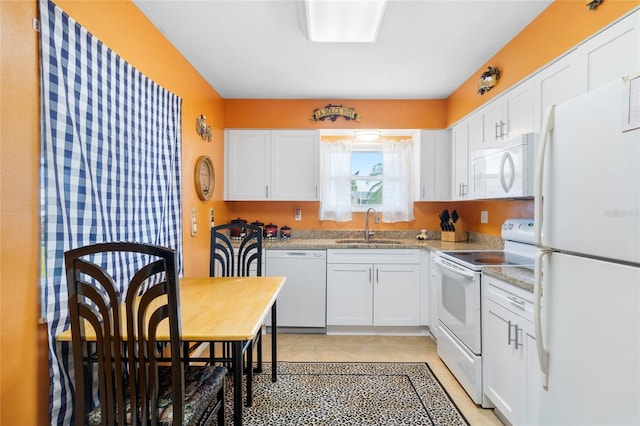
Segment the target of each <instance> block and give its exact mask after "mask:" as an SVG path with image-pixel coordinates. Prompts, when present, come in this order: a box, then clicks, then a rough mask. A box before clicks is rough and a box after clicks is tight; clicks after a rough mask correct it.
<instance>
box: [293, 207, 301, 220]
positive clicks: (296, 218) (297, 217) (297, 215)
mask: <svg viewBox="0 0 640 426" xmlns="http://www.w3.org/2000/svg"><path fill="white" fill-rule="evenodd" d="M294 218H295V220H302V209H301V208H300V206H296V213H295V215H294Z"/></svg>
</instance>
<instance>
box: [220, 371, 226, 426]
mask: <svg viewBox="0 0 640 426" xmlns="http://www.w3.org/2000/svg"><path fill="white" fill-rule="evenodd" d="M225 387H226V386H225V383H224V380H223V381H222V387H221V388H220V390H219V391H218V401H219V404H220V407H219V408H218V426H224V423H225V421H224V410H225V396H224V395H225Z"/></svg>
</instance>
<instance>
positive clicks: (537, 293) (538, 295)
mask: <svg viewBox="0 0 640 426" xmlns="http://www.w3.org/2000/svg"><path fill="white" fill-rule="evenodd" d="M549 254H551V251H550V250H540V251H538V253H537V254H536V264H535V270H534V277H533V280H534V284H533V315H534V321H535V330H536V349H537V351H538V361H539V362H540V371H541V372H542V387H544V388H545V389H547V388H548V387H549V350H548V349H547V348H546V347H545V345H544V335H543V333H542V259H543V258H544V257H545V256H547V255H549ZM547 297H549V296H548V293H547ZM547 302H548V299H547Z"/></svg>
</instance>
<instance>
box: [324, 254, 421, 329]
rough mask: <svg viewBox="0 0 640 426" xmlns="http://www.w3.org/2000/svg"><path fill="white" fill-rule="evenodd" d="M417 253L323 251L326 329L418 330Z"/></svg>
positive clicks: (418, 274)
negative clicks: (324, 255)
mask: <svg viewBox="0 0 640 426" xmlns="http://www.w3.org/2000/svg"><path fill="white" fill-rule="evenodd" d="M419 324H420V250H411V249H409V250H405V249H393V250H376V249H357V250H348V249H345V250H339V249H338V250H327V326H331V325H334V326H418V325H419Z"/></svg>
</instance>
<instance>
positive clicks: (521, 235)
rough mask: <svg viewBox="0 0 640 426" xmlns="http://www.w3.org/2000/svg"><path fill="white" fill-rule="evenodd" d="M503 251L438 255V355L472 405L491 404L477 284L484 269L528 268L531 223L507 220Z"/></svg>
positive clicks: (531, 260) (531, 256)
mask: <svg viewBox="0 0 640 426" xmlns="http://www.w3.org/2000/svg"><path fill="white" fill-rule="evenodd" d="M501 236H502V239H503V240H504V250H456V251H441V252H437V253H436V254H435V255H434V257H433V264H434V266H435V286H436V298H437V305H436V312H437V317H438V324H437V326H436V327H437V330H435V335H436V337H437V339H438V355H439V356H440V358H441V359H442V360H443V362H444V363H445V364H446V365H447V367H448V368H449V370H451V372H452V373H453V375H454V376H456V379H458V381H459V382H460V384H461V385H462V387H463V388H464V389H465V390H466V392H467V393H468V394H469V396H470V397H471V399H473V401H474V402H475V403H476V404H481V405H483V406H487V407H488V406H491V404H490V403H489V402H488V401H487V400H486V398H484V396H483V392H482V341H481V336H482V333H481V325H482V324H481V318H482V312H481V293H480V289H481V283H482V281H481V280H482V269H483V268H485V267H487V266H505V265H508V266H526V267H531V268H533V264H534V256H535V253H536V251H537V249H536V247H535V246H534V245H533V241H534V232H533V220H532V219H508V220H507V221H505V223H504V224H503V225H502V232H501Z"/></svg>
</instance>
